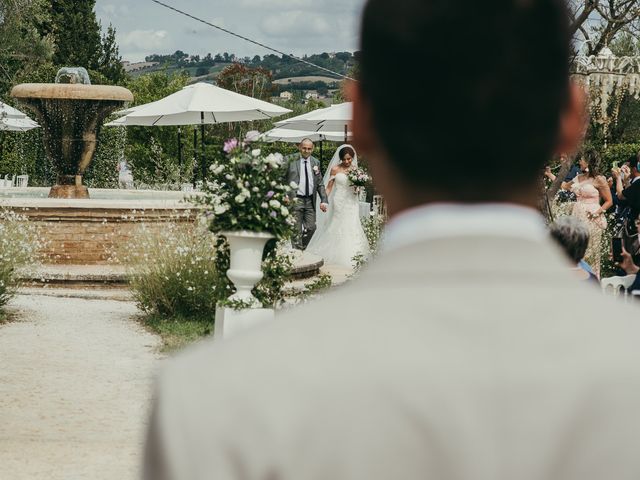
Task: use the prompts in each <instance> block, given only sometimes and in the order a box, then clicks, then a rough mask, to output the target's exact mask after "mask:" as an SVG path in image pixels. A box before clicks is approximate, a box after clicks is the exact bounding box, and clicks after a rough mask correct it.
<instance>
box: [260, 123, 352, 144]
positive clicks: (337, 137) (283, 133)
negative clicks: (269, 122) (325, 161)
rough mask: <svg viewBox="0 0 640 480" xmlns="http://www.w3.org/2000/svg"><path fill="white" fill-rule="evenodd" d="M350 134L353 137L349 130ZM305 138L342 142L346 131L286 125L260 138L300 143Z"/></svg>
mask: <svg viewBox="0 0 640 480" xmlns="http://www.w3.org/2000/svg"><path fill="white" fill-rule="evenodd" d="M348 136H349V137H351V132H348ZM305 138H308V139H309V140H311V141H314V142H322V141H324V140H327V141H329V142H341V141H343V140H344V132H343V131H338V132H322V133H320V132H307V131H303V130H291V129H289V128H285V127H281V128H280V127H278V128H274V129H273V130H269V131H268V132H265V133H263V134H262V135H260V137H259V140H262V141H264V142H287V143H300V142H301V141H302V140H304V139H305Z"/></svg>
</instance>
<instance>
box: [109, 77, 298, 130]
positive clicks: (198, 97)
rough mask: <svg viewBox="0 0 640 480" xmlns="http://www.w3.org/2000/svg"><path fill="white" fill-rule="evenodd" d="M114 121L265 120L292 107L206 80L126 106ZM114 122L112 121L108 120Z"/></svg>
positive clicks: (161, 123)
mask: <svg viewBox="0 0 640 480" xmlns="http://www.w3.org/2000/svg"><path fill="white" fill-rule="evenodd" d="M128 110H129V113H127V114H126V115H125V116H124V117H122V118H121V119H119V120H120V121H119V122H118V123H117V124H116V125H122V126H127V125H142V126H166V125H200V124H216V123H228V122H243V121H252V120H266V119H270V118H273V117H277V116H279V115H284V114H285V113H289V112H291V110H289V109H286V108H283V107H280V106H278V105H273V104H271V103H269V102H265V101H263V100H258V99H256V98H252V97H247V96H246V95H241V94H239V93H236V92H232V91H230V90H225V89H224V88H220V87H216V86H214V85H211V84H208V83H196V84H193V85H189V86H187V87H184V88H183V89H182V90H180V91H178V92H176V93H173V94H171V95H169V96H167V97H165V98H163V99H161V100H157V101H155V102H151V103H148V104H145V105H138V106H137V107H133V108H131V109H128ZM110 123H111V124H113V123H114V122H110Z"/></svg>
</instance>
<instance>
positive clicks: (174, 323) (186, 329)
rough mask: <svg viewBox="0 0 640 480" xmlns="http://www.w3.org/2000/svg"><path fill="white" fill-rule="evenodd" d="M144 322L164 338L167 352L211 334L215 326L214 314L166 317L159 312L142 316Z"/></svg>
mask: <svg viewBox="0 0 640 480" xmlns="http://www.w3.org/2000/svg"><path fill="white" fill-rule="evenodd" d="M140 320H141V322H142V324H143V325H144V326H145V327H147V328H148V329H149V330H151V331H152V332H154V333H157V334H158V335H160V337H161V338H162V342H163V348H162V351H163V352H165V353H170V352H175V351H177V350H180V349H181V348H184V347H186V346H187V345H189V344H191V343H193V342H195V341H197V340H200V339H201V338H202V337H205V336H207V335H209V334H210V333H211V331H212V327H213V316H212V315H211V314H206V315H203V316H201V317H182V316H175V317H166V316H163V315H159V314H157V313H154V314H149V315H145V316H143V317H141V319H140Z"/></svg>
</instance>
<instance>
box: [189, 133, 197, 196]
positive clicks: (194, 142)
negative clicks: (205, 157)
mask: <svg viewBox="0 0 640 480" xmlns="http://www.w3.org/2000/svg"><path fill="white" fill-rule="evenodd" d="M197 155H198V129H197V128H194V129H193V166H192V167H191V183H193V186H194V188H195V186H196V172H197V171H198V170H196V164H197V163H198V156H197Z"/></svg>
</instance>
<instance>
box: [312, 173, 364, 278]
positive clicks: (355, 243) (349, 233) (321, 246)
mask: <svg viewBox="0 0 640 480" xmlns="http://www.w3.org/2000/svg"><path fill="white" fill-rule="evenodd" d="M332 178H334V179H335V181H334V185H333V189H332V190H331V194H330V195H329V205H330V206H331V208H330V209H329V211H328V213H320V215H327V218H326V220H325V219H323V220H324V221H323V222H322V223H324V227H323V228H322V229H319V230H316V233H315V234H314V236H313V237H312V238H311V241H310V242H309V245H308V246H307V251H308V252H311V253H313V254H315V255H318V256H319V257H321V258H322V259H323V260H324V263H325V265H340V266H344V267H353V266H354V262H353V258H354V257H355V256H356V255H364V256H367V255H369V253H370V250H369V242H368V241H367V237H366V235H365V233H364V230H363V228H362V224H361V223H360V211H359V202H358V196H357V195H356V192H355V191H354V189H353V187H352V186H351V185H350V183H349V179H348V177H347V175H346V174H344V173H342V172H340V173H338V174H337V175H336V176H335V177H332Z"/></svg>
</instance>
